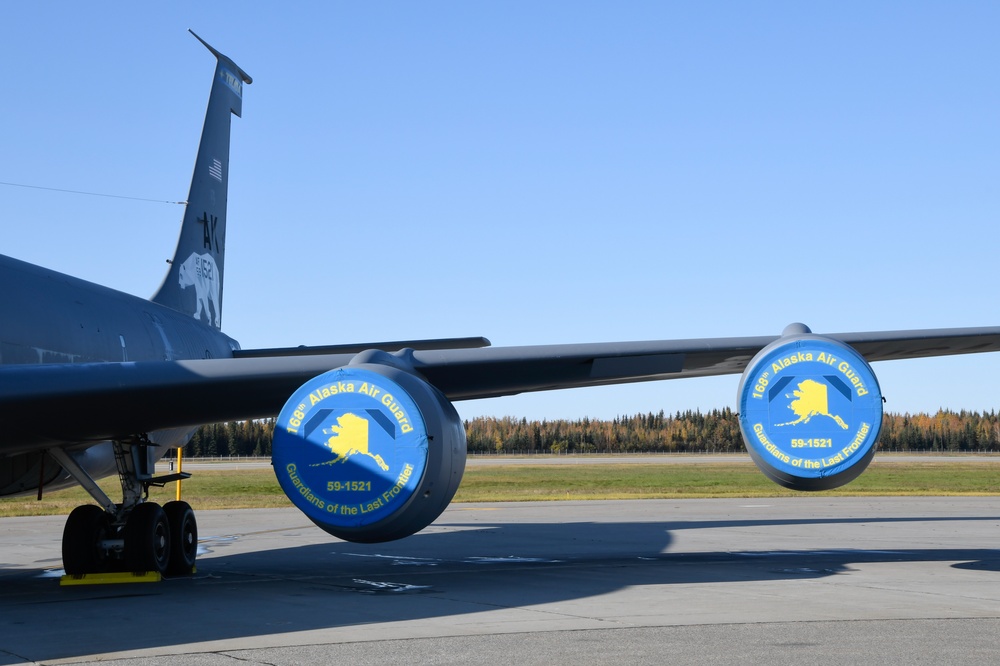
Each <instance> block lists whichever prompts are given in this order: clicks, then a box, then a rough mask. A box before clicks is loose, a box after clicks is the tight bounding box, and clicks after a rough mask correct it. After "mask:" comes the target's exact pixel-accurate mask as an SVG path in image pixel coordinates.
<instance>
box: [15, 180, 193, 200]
mask: <svg viewBox="0 0 1000 666" xmlns="http://www.w3.org/2000/svg"><path fill="white" fill-rule="evenodd" d="M0 185H7V186H9V187H26V188H28V189H32V190H48V191H50V192H63V193H65V194H85V195H87V196H90V197H108V198H109V199H129V200H131V201H149V202H151V203H162V204H178V205H181V206H183V205H185V204H187V202H186V201H163V200H162V199H144V198H143V197H126V196H122V195H120V194H104V193H101V192H81V191H79V190H64V189H61V188H58V187H42V186H41V185H24V184H22V183H6V182H4V181H2V180H0Z"/></svg>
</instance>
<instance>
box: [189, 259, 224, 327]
mask: <svg viewBox="0 0 1000 666" xmlns="http://www.w3.org/2000/svg"><path fill="white" fill-rule="evenodd" d="M220 282H221V280H220V276H219V269H218V267H217V266H216V265H215V259H214V258H213V257H212V255H210V254H208V253H207V252H206V253H205V254H198V253H197V252H192V253H191V256H190V257H188V258H187V259H185V260H184V263H183V264H181V268H180V285H181V289H186V288H188V287H190V286H191V285H194V293H195V296H196V300H197V302H198V307H197V309H196V310H195V313H194V318H195V319H198V320H201V311H202V310H204V311H205V319H207V320H208V323H210V324H212V323H214V324H215V326H216V327H219V326H221V325H222V308H221V306H220V304H219V286H220V284H219V283H220ZM209 303H211V304H212V309H211V310H209V307H208V306H209ZM212 312H214V313H215V319H214V321H213V319H212V314H211V313H212Z"/></svg>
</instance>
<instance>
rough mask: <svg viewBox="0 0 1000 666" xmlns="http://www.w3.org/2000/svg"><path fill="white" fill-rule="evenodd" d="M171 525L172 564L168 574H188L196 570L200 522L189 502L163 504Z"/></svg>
mask: <svg viewBox="0 0 1000 666" xmlns="http://www.w3.org/2000/svg"><path fill="white" fill-rule="evenodd" d="M163 512H164V513H165V514H167V523H168V524H169V525H170V565H169V566H168V567H167V574H168V575H171V576H188V575H190V574H191V573H192V572H193V571H194V561H195V558H196V557H197V556H198V523H197V522H196V521H195V519H194V511H193V510H192V509H191V505H190V504H188V503H187V502H181V501H179V500H178V501H176V502H167V503H166V504H164V505H163Z"/></svg>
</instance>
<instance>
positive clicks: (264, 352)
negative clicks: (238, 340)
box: [233, 337, 490, 358]
mask: <svg viewBox="0 0 1000 666" xmlns="http://www.w3.org/2000/svg"><path fill="white" fill-rule="evenodd" d="M489 346H490V341H489V340H487V339H486V338H483V337H472V338H438V339H433V340H395V341H392V342H362V343H356V344H346V345H322V346H316V347H307V346H305V345H302V346H299V347H273V348H271V349H240V350H237V351H235V352H233V356H234V357H235V358H263V357H266V356H316V355H320V354H360V353H361V352H363V351H367V350H369V349H380V350H382V351H386V352H393V351H398V350H400V349H419V350H432V349H481V348H483V347H489Z"/></svg>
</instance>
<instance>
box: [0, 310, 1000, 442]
mask: <svg viewBox="0 0 1000 666" xmlns="http://www.w3.org/2000/svg"><path fill="white" fill-rule="evenodd" d="M825 337H829V338H833V339H836V340H840V341H842V342H845V343H847V344H849V345H851V346H852V347H853V348H854V349H856V350H857V351H858V352H859V353H861V354H862V355H863V356H864V357H865V359H866V360H868V361H870V362H871V361H885V360H895V359H904V358H921V357H929V356H944V355H952V354H968V353H979V352H991V351H1000V328H998V327H989V328H963V329H930V330H914V331H883V332H874V333H841V334H832V335H826V336H825ZM777 339H778V336H762V337H744V338H703V339H691V340H661V341H649V342H610V343H593V344H565V345H540V346H526V347H486V348H461V349H421V350H410V349H405V350H402V351H399V352H396V353H393V354H389V353H387V352H384V351H376V350H371V351H368V352H362V353H361V354H354V353H338V354H315V355H301V356H287V355H278V356H258V357H248V358H229V359H203V360H183V361H162V362H161V361H155V362H138V363H95V364H51V365H40V366H39V365H15V366H5V367H0V420H2V421H3V423H4V424H5V427H4V431H3V433H2V435H0V437H2V440H0V452H3V453H5V454H8V453H16V452H24V451H31V450H39V449H44V448H49V447H51V446H53V445H58V444H65V443H66V442H80V443H86V442H94V441H100V440H106V439H113V438H117V437H125V436H128V435H131V434H134V433H140V432H152V431H154V430H160V429H165V428H174V427H180V426H190V425H197V424H201V423H215V422H220V421H229V420H241V419H248V418H260V417H266V416H274V415H276V414H277V413H278V411H279V410H280V409H281V407H282V405H283V403H284V401H285V400H286V399H287V398H288V396H289V395H291V393H292V392H294V391H295V390H296V389H297V388H298V387H299V386H301V385H302V384H303V383H304V382H306V381H308V380H309V379H311V378H312V377H315V376H316V375H318V374H321V373H323V372H325V371H327V370H330V369H333V368H337V367H341V366H345V365H348V364H350V363H352V361H353V362H355V363H357V362H376V363H387V364H389V365H397V366H400V367H405V368H407V369H412V370H415V371H416V372H418V373H419V374H421V375H423V376H424V377H425V378H426V379H427V381H429V382H430V383H431V384H432V385H434V386H436V387H437V388H438V389H439V390H441V391H442V392H443V393H444V394H445V396H447V398H449V399H450V400H468V399H474V398H489V397H499V396H506V395H514V394H517V393H524V392H530V391H546V390H553V389H565V388H576V387H586V386H602V385H609V384H621V383H628V382H639V381H654V380H663V379H680V378H687V377H707V376H714V375H726V374H738V373H741V372H743V370H744V369H745V368H746V366H747V364H748V363H749V361H750V360H751V359H752V358H753V356H754V355H755V354H756V353H757V352H758V351H760V350H761V349H762V348H763V347H764V346H766V345H768V344H770V343H771V342H773V341H775V340H777Z"/></svg>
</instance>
